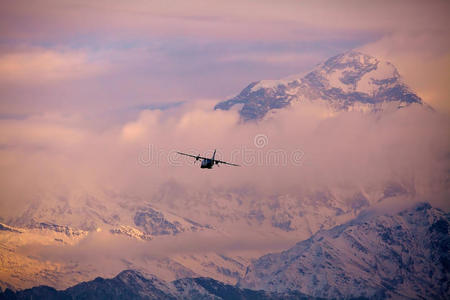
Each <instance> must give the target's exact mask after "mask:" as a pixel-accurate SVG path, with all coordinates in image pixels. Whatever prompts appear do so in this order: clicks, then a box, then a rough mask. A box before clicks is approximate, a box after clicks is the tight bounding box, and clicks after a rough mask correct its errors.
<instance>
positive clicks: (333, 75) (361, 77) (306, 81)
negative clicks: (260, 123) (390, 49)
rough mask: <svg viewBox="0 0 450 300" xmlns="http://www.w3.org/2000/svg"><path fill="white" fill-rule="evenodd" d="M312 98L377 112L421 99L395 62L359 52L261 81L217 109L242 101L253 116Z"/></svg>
mask: <svg viewBox="0 0 450 300" xmlns="http://www.w3.org/2000/svg"><path fill="white" fill-rule="evenodd" d="M305 101H316V102H321V103H323V104H325V105H327V106H328V107H329V108H330V109H332V110H335V111H338V110H359V111H378V110H385V109H392V108H398V107H403V106H406V105H409V104H411V103H419V104H422V100H421V99H420V97H418V96H417V95H416V94H415V93H414V92H413V91H412V90H411V89H410V88H409V87H408V86H407V85H406V84H405V83H404V82H403V80H402V78H401V77H400V75H399V72H398V71H397V69H396V68H395V66H394V65H393V64H391V63H389V62H385V61H381V60H379V59H377V58H375V57H372V56H369V55H367V54H363V53H360V52H357V51H349V52H346V53H344V54H340V55H337V56H334V57H332V58H330V59H328V60H327V61H325V62H324V63H321V64H319V65H318V66H317V67H316V68H314V70H312V71H311V72H310V73H308V74H307V75H305V76H304V77H301V78H294V79H293V78H292V76H291V77H288V78H287V79H281V80H261V81H257V82H253V83H251V84H250V85H248V86H247V87H246V88H245V89H244V90H242V92H241V93H240V94H239V95H237V96H236V97H234V98H232V99H229V100H226V101H223V102H220V103H218V104H217V105H216V106H215V109H223V110H228V109H230V108H231V107H232V106H234V105H236V104H240V105H242V108H241V109H240V115H241V117H242V119H243V120H257V119H261V118H262V117H264V116H265V115H266V114H267V113H268V112H269V111H271V110H273V109H280V108H283V107H286V106H288V105H290V104H294V103H302V102H305Z"/></svg>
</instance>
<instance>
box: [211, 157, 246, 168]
mask: <svg viewBox="0 0 450 300" xmlns="http://www.w3.org/2000/svg"><path fill="white" fill-rule="evenodd" d="M214 163H215V164H224V165H229V166H235V167H240V165H236V164H232V163H229V162H226V161H221V160H217V159H215V160H214Z"/></svg>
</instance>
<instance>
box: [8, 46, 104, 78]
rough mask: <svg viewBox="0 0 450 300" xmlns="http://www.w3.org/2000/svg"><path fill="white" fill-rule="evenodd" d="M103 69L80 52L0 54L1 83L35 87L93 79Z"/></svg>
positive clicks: (102, 66)
mask: <svg viewBox="0 0 450 300" xmlns="http://www.w3.org/2000/svg"><path fill="white" fill-rule="evenodd" d="M105 71H106V66H105V65H102V64H101V63H99V62H92V61H89V58H88V57H87V54H86V53H85V52H82V51H55V50H48V49H42V48H37V49H29V50H27V51H20V52H17V51H14V52H10V53H3V54H1V55H0V81H3V82H7V83H16V82H22V81H25V82H26V83H27V84H34V83H36V84H38V83H41V84H42V83H43V82H48V81H59V80H67V79H80V78H89V77H92V76H96V75H98V74H101V73H102V72H105Z"/></svg>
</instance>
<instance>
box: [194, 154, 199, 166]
mask: <svg viewBox="0 0 450 300" xmlns="http://www.w3.org/2000/svg"><path fill="white" fill-rule="evenodd" d="M199 159H200V154H199V155H197V157H196V158H195V160H194V165H195V162H196V161H197V160H199Z"/></svg>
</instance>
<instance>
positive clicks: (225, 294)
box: [0, 270, 314, 300]
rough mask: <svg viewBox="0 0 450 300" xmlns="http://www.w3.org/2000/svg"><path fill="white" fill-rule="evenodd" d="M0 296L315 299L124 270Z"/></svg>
mask: <svg viewBox="0 0 450 300" xmlns="http://www.w3.org/2000/svg"><path fill="white" fill-rule="evenodd" d="M0 299H9V300H15V299H95V300H97V299H111V300H112V299H136V300H137V299H161V300H162V299H171V300H176V299H179V300H181V299H199V300H200V299H204V300H206V299H211V300H220V299H240V300H245V299H262V300H269V299H272V300H275V299H291V300H294V299H299V300H300V299H302V300H303V299H314V298H313V297H308V296H306V295H302V294H301V293H297V292H293V293H274V292H265V291H253V290H248V289H241V288H238V287H236V286H232V285H228V284H224V283H222V282H219V281H216V280H214V279H211V278H184V279H179V280H175V281H172V282H166V281H164V280H160V279H158V278H157V277H155V276H153V275H150V274H142V273H141V272H137V271H134V270H126V271H123V272H121V273H120V274H118V275H117V276H116V277H114V278H111V279H104V278H101V277H97V278H96V279H95V280H92V281H89V282H82V283H80V284H77V285H75V286H73V287H71V288H68V289H66V290H63V291H58V290H55V289H54V288H51V287H48V286H39V287H34V288H32V289H27V290H23V291H18V292H13V291H11V290H9V289H8V290H6V291H5V292H3V293H2V291H1V290H0Z"/></svg>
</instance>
